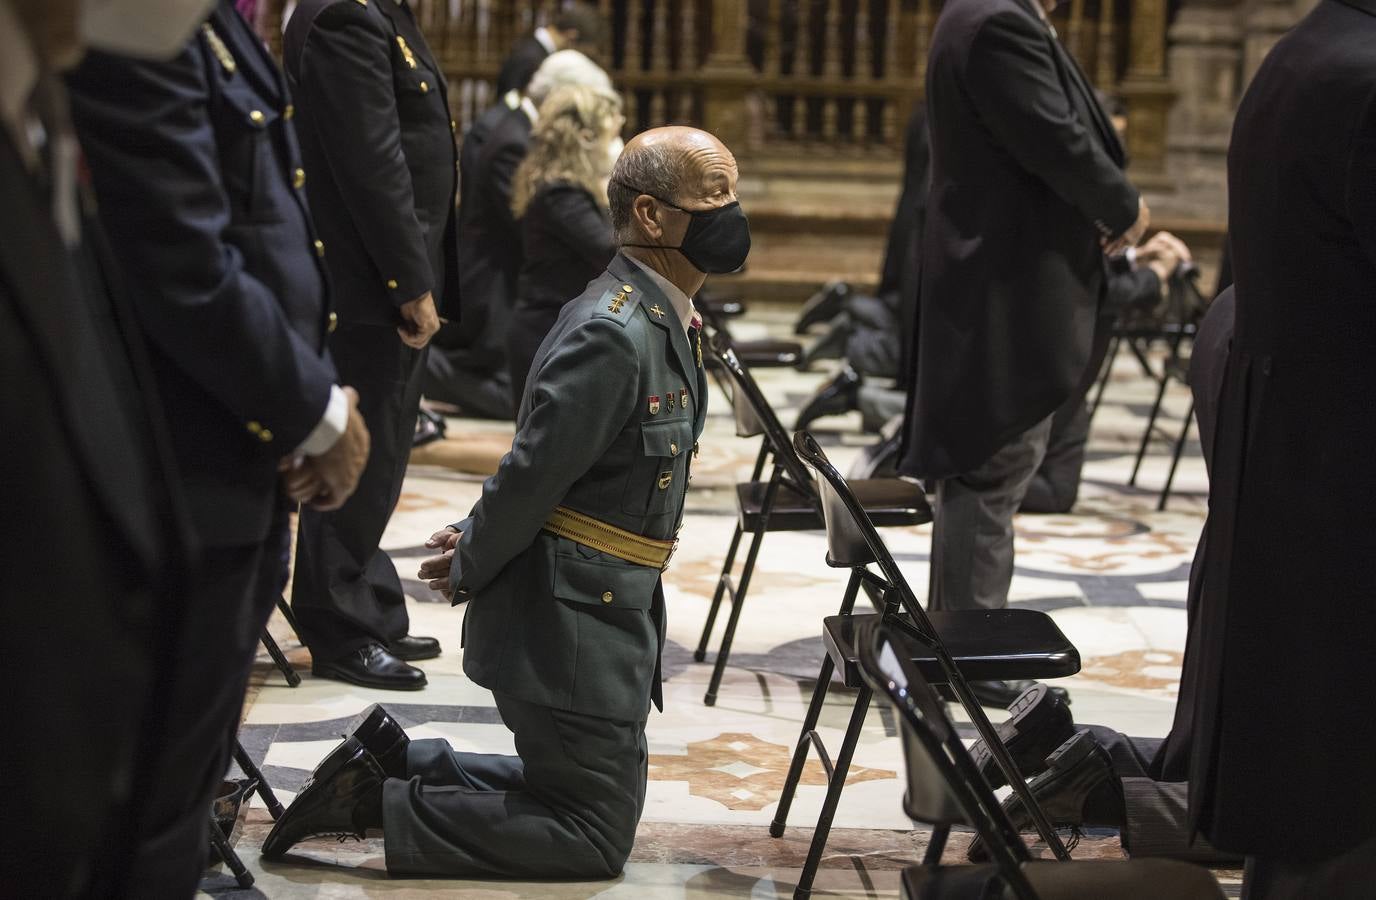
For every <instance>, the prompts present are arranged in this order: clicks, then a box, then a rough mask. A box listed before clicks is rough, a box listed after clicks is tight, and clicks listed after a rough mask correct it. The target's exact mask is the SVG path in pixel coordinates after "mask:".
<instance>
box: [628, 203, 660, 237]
mask: <svg viewBox="0 0 1376 900" xmlns="http://www.w3.org/2000/svg"><path fill="white" fill-rule="evenodd" d="M631 215H632V218H634V219H635V221H636V223H637V224H639V225H640V230H641V231H643V232H645V236H646V237H648V238H651V239H652V240H659V239H660V238H662V237H664V225H663V223H662V222H660V221H659V204H658V203H655V201H654V200H653V199H651V198H650V197H647V196H645V195H644V194H641V195H640V196H639V197H637V198H635V202H634V203H633V204H632V205H631Z"/></svg>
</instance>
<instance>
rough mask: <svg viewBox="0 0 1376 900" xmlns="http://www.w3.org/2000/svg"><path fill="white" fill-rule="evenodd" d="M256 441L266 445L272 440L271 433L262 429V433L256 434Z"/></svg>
mask: <svg viewBox="0 0 1376 900" xmlns="http://www.w3.org/2000/svg"><path fill="white" fill-rule="evenodd" d="M258 440H260V441H262V442H263V443H265V444H266V443H268V442H269V441H271V440H272V432H271V431H269V430H268V429H266V428H264V429H263V430H262V431H260V432H258Z"/></svg>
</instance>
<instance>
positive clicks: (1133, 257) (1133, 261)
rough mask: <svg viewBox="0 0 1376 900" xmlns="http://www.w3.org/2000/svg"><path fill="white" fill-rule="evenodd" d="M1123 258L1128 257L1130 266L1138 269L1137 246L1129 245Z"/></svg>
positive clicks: (1134, 269)
mask: <svg viewBox="0 0 1376 900" xmlns="http://www.w3.org/2000/svg"><path fill="white" fill-rule="evenodd" d="M1123 258H1124V259H1126V260H1127V261H1128V268H1130V269H1132V270H1133V271H1136V270H1137V248H1136V247H1129V248H1128V249H1126V250H1124V251H1123Z"/></svg>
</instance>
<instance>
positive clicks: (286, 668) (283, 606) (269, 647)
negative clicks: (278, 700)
mask: <svg viewBox="0 0 1376 900" xmlns="http://www.w3.org/2000/svg"><path fill="white" fill-rule="evenodd" d="M277 609H278V610H280V611H281V613H282V617H283V618H285V619H286V620H287V624H288V625H290V626H291V630H292V632H293V633H295V634H296V635H297V638H298V640H299V639H300V634H301V632H300V631H299V630H298V629H297V627H296V616H294V615H292V611H291V606H289V605H288V604H287V600H286V598H285V597H278V598H277ZM261 640H262V642H263V649H264V650H266V651H268V656H270V657H272V664H273V665H274V666H276V667H277V670H278V671H279V672H281V673H282V677H283V678H285V679H287V687H296V686H297V685H299V684H300V683H301V676H300V675H298V674H296V668H295V667H294V666H292V664H291V660H289V659H287V655H286V654H285V653H283V652H282V648H281V647H279V646H277V641H276V639H275V638H273V636H272V632H270V631H268V629H267V627H266V626H264V628H263V634H262V638H261Z"/></svg>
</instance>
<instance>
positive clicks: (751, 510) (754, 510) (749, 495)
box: [693, 332, 932, 706]
mask: <svg viewBox="0 0 1376 900" xmlns="http://www.w3.org/2000/svg"><path fill="white" fill-rule="evenodd" d="M709 345H710V347H711V349H712V352H713V355H714V356H715V357H716V358H717V359H718V360H719V361H720V362H721V364H722V368H723V369H724V370H725V371H726V372H727V373H728V374H729V375H730V378H731V381H732V384H733V386H732V390H731V406H732V410H733V412H734V414H735V417H736V434H737V436H739V437H756V436H760V435H763V440H762V442H761V444H760V452H759V454H758V455H757V456H756V458H755V467H754V470H753V471H752V473H751V475H750V481H748V482H745V483H743V484H738V485H737V486H736V506H737V513H738V516H737V521H736V528H735V531H734V533H733V534H732V536H731V544H730V546H729V547H728V548H727V551H726V558H725V560H724V561H723V563H722V568H721V574H720V575H719V576H718V578H717V586H716V590H715V591H714V593H713V595H712V605H711V607H709V609H708V611H707V621H706V622H705V623H704V624H703V628H702V636H701V638H699V640H698V647H697V650H696V651H694V653H693V658H694V659H695V660H696V661H698V662H702V661H703V660H704V659H706V658H707V644H708V642H709V641H710V640H711V637H712V629H713V627H714V626H715V625H716V621H717V614H718V612H720V610H721V604H722V601H723V599H726V600H728V601H729V602H730V604H731V611H730V614H729V615H728V616H727V621H726V629H725V631H724V632H723V634H722V639H721V646H720V648H719V649H718V651H717V658H716V662H715V664H714V666H713V669H712V677H711V680H710V681H709V682H708V685H707V693H706V695H705V696H704V697H703V703H705V704H706V705H707V706H712V705H714V704H715V703H716V702H717V689H718V688H719V687H720V686H721V679H722V676H723V675H724V674H725V672H726V663H727V660H728V659H730V656H731V643H732V641H733V640H734V639H735V635H736V626H737V624H738V623H739V621H740V615H741V610H742V608H743V606H744V602H745V596H746V592H747V591H748V590H749V588H750V579H751V576H752V575H753V574H754V571H755V563H756V561H757V560H758V558H759V552H760V544H761V542H762V541H763V540H764V536H765V534H766V533H767V532H771V531H812V530H817V529H821V528H823V527H824V524H825V523H824V521H823V518H822V512H821V501H820V498H819V496H818V494H817V488H816V486H815V484H814V483H813V479H812V477H811V475H809V474H808V471H807V467H806V466H804V465H803V463H802V460H800V459H799V458H798V456H797V453H796V452H795V451H794V449H793V445H792V443H791V442H790V441H789V439H788V434H787V432H785V431H784V428H783V425H782V424H781V423H780V422H779V417H778V415H776V414H775V412H774V409H773V407H771V406H770V405H769V401H768V400H766V399H765V396H764V393H763V392H762V391H761V390H760V386H759V385H758V384H757V383H756V382H755V379H754V378H753V377H752V376H751V374H750V370H749V368H748V367H747V366H746V365H744V364H743V363H742V361H741V359H740V357H739V356H738V355H737V353H736V350H735V347H734V346H733V345H732V344H731V342H730V339H729V338H727V337H725V336H724V335H723V334H722V333H720V332H716V333H714V334H713V335H712V339H711V341H710V342H709ZM771 458H772V460H773V463H774V465H773V470H772V474H771V475H770V477H769V480H768V481H761V480H760V478H761V476H762V475H763V473H764V467H765V463H766V462H768V461H770V459H771ZM859 488H860V491H861V492H862V493H863V494H864V497H865V500H864V501H863V502H864V503H865V508H866V510H867V511H869V510H871V509H872V512H873V515H874V517H875V521H876V522H877V523H880V524H882V525H884V526H890V525H922V524H924V523H926V522H930V521H931V520H932V508H931V506H930V505H929V504H928V503H927V497H926V495H925V494H924V493H923V492H922V489H921V487H919V486H918V485H917V484H916V483H915V482H911V481H907V480H904V479H901V478H876V479H867V480H866V481H863V482H859ZM745 534H749V535H750V536H751V538H750V547H749V549H748V550H747V551H746V557H745V564H744V566H743V567H742V569H741V575H740V580H739V581H737V580H735V579H734V578H733V577H732V572H733V571H734V570H735V565H736V553H737V551H738V550H739V549H740V545H741V538H742V537H743V536H744V535H745Z"/></svg>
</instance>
